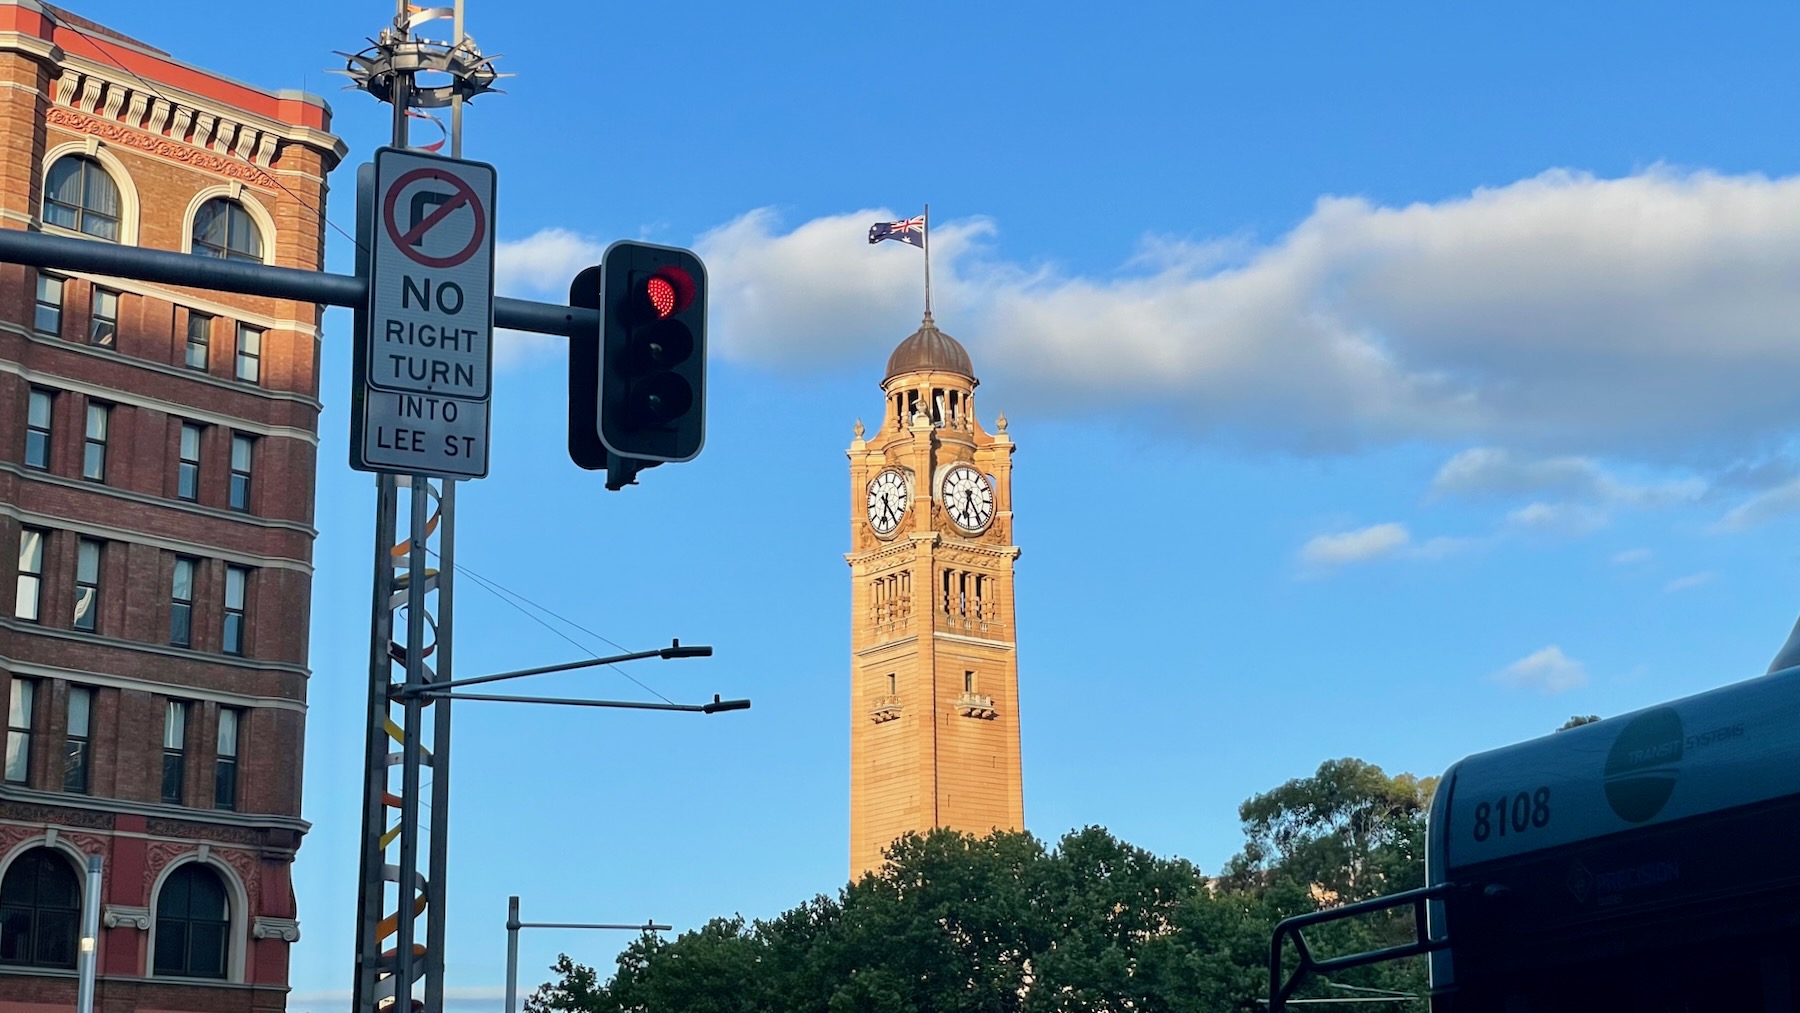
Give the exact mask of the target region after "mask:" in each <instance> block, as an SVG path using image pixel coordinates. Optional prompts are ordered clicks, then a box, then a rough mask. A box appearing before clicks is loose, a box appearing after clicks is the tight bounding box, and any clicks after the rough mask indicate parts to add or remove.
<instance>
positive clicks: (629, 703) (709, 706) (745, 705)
mask: <svg viewBox="0 0 1800 1013" xmlns="http://www.w3.org/2000/svg"><path fill="white" fill-rule="evenodd" d="M425 695H426V696H427V697H430V698H432V699H434V700H487V701H489V702H492V703H549V704H557V705H559V706H563V707H623V708H626V709H628V710H640V711H693V712H696V713H700V714H711V713H713V712H715V711H720V710H748V709H749V707H750V701H748V700H724V701H719V700H715V701H713V702H712V703H642V702H639V701H637V700H575V699H570V698H568V697H558V696H505V695H501V694H497V693H450V692H433V691H430V690H427V691H426V693H425ZM721 703H723V704H725V705H727V706H723V707H722V706H720V704H721Z"/></svg>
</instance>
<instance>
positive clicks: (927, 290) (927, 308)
mask: <svg viewBox="0 0 1800 1013" xmlns="http://www.w3.org/2000/svg"><path fill="white" fill-rule="evenodd" d="M925 319H927V320H930V319H931V205H930V204H927V205H925Z"/></svg>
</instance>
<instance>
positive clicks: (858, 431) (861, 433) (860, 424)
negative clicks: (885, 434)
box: [853, 419, 863, 440]
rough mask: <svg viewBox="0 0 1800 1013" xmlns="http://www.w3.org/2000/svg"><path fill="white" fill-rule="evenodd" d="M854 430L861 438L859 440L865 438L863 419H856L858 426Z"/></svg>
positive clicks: (857, 436)
mask: <svg viewBox="0 0 1800 1013" xmlns="http://www.w3.org/2000/svg"><path fill="white" fill-rule="evenodd" d="M853 432H855V433H856V438H857V439H859V440H860V439H862V438H863V424H862V419H857V420H856V428H855V429H854V430H853Z"/></svg>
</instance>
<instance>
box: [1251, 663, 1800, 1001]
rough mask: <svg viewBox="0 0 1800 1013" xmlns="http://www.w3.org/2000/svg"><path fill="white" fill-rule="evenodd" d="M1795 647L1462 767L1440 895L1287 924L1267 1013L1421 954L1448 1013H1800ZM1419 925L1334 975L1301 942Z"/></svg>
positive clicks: (1438, 829) (1439, 839)
mask: <svg viewBox="0 0 1800 1013" xmlns="http://www.w3.org/2000/svg"><path fill="white" fill-rule="evenodd" d="M1797 646H1800V631H1797V633H1796V639H1795V640H1793V641H1790V644H1789V647H1788V648H1786V649H1784V650H1783V652H1782V654H1781V656H1779V657H1778V658H1777V660H1776V664H1777V665H1778V666H1783V665H1785V666H1787V667H1782V668H1780V669H1779V670H1776V671H1772V672H1770V673H1769V674H1767V675H1764V676H1762V677H1760V678H1756V679H1752V680H1750V681H1748V682H1740V683H1737V684H1735V685H1731V686H1726V687H1723V688H1721V689H1716V690H1713V691H1710V692H1707V693H1702V694H1699V695H1697V696H1692V697H1688V698H1686V699H1683V700H1677V701H1675V702H1673V703H1668V704H1662V705H1659V706H1655V707H1650V708H1647V709H1644V710H1641V711H1637V712H1635V713H1631V714H1625V715H1621V716H1619V717H1615V718H1610V719H1607V720H1604V721H1598V722H1593V723H1590V724H1586V725H1580V726H1577V727H1574V728H1570V729H1567V730H1564V731H1560V732H1557V733H1555V734H1553V735H1549V736H1546V737H1544V738H1540V739H1534V740H1532V741H1530V742H1523V743H1519V744H1517V745H1512V746H1507V747H1505V748H1502V749H1495V750H1492V751H1489V752H1485V753H1478V754H1476V755H1474V756H1470V757H1468V758H1466V759H1463V760H1461V761H1459V762H1458V763H1456V764H1455V765H1453V766H1452V767H1451V768H1450V769H1449V771H1447V772H1446V773H1445V774H1444V776H1443V778H1442V780H1440V781H1439V783H1438V788H1437V794H1436V796H1435V797H1434V798H1433V800H1432V805H1431V812H1430V815H1429V822H1428V824H1427V826H1428V830H1427V835H1426V837H1427V854H1426V863H1425V867H1426V885H1425V887H1423V888H1422V889H1418V890H1412V891H1408V892H1406V893H1401V894H1395V895H1392V896H1389V897H1382V898H1377V899H1375V900H1371V901H1365V902H1362V903H1358V904H1349V905H1345V906H1343V907H1339V908H1333V909H1329V910H1325V911H1319V912H1316V913H1312V914H1307V915H1302V916H1299V917H1297V918H1290V919H1288V920H1287V921H1284V922H1282V923H1281V925H1280V926H1278V927H1277V928H1276V931H1275V936H1274V939H1273V941H1272V944H1271V947H1270V951H1271V952H1270V969H1269V1006H1270V1009H1271V1010H1272V1011H1274V1013H1281V1011H1283V1010H1288V1009H1290V1007H1291V1005H1292V1004H1293V1003H1295V1002H1297V1001H1306V1000H1296V999H1295V998H1294V995H1295V993H1296V991H1297V990H1298V989H1299V988H1300V987H1301V985H1303V984H1304V983H1305V981H1306V980H1308V979H1309V978H1312V977H1314V976H1318V975H1323V974H1329V973H1332V972H1335V971H1338V970H1343V969H1346V968H1350V967H1357V966H1362V965H1366V964H1371V963H1376V962H1379V961H1385V960H1393V959H1397V958H1401V957H1409V956H1419V955H1425V957H1426V959H1427V960H1428V961H1429V966H1430V981H1431V990H1430V997H1429V1001H1430V1009H1431V1011H1432V1013H1565V1011H1567V1013H1572V1011H1582V1013H1592V1011H1601V1010H1606V1011H1610V1010H1620V1011H1631V1013H1690V1011H1701V1010H1705V1011H1713V1010H1718V1011H1731V1013H1763V1011H1768V1013H1775V1011H1780V1013H1794V1011H1796V1010H1800V975H1797V969H1800V665H1797V664H1795V662H1796V661H1800V658H1797V657H1796V656H1795V655H1796V650H1795V648H1796V647H1797ZM1405 908H1410V909H1411V910H1412V914H1413V926H1414V927H1413V932H1412V938H1411V939H1410V941H1408V942H1405V943H1401V944H1398V945H1394V946H1390V947H1387V948H1385V949H1381V950H1375V951H1370V952H1364V953H1355V954H1349V955H1345V956H1338V957H1319V956H1316V955H1315V954H1314V953H1313V952H1312V949H1311V947H1310V946H1309V945H1308V942H1307V939H1306V936H1305V930H1306V929H1307V928H1309V927H1311V926H1315V925H1320V924H1324V923H1328V922H1333V921H1337V920H1339V919H1345V918H1355V917H1360V916H1367V915H1372V914H1377V913H1379V912H1383V911H1393V910H1395V909H1405ZM1289 947H1292V949H1293V951H1294V952H1295V954H1296V955H1297V960H1296V959H1287V962H1286V965H1284V958H1286V954H1287V952H1288V948H1289ZM1284 966H1285V971H1284ZM1315 1001H1316V1000H1315ZM1415 1005H1416V1004H1415Z"/></svg>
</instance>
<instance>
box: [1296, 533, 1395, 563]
mask: <svg viewBox="0 0 1800 1013" xmlns="http://www.w3.org/2000/svg"><path fill="white" fill-rule="evenodd" d="M1411 540H1412V535H1411V534H1409V533H1408V532H1407V530H1406V525H1404V524H1376V525H1372V526H1370V527H1366V528H1362V529H1360V530H1357V531H1345V532H1342V533H1340V534H1335V535H1319V536H1318V537H1316V538H1314V539H1312V540H1311V541H1309V542H1307V543H1306V545H1305V547H1303V548H1302V549H1301V550H1300V559H1301V561H1302V562H1306V563H1312V564H1315V565H1319V566H1338V565H1342V564H1344V563H1363V562H1367V561H1369V560H1371V559H1379V558H1381V557H1382V556H1389V555H1392V554H1394V553H1395V552H1396V551H1398V550H1400V549H1402V548H1404V547H1405V546H1406V544H1407V543H1408V542H1409V541H1411Z"/></svg>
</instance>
